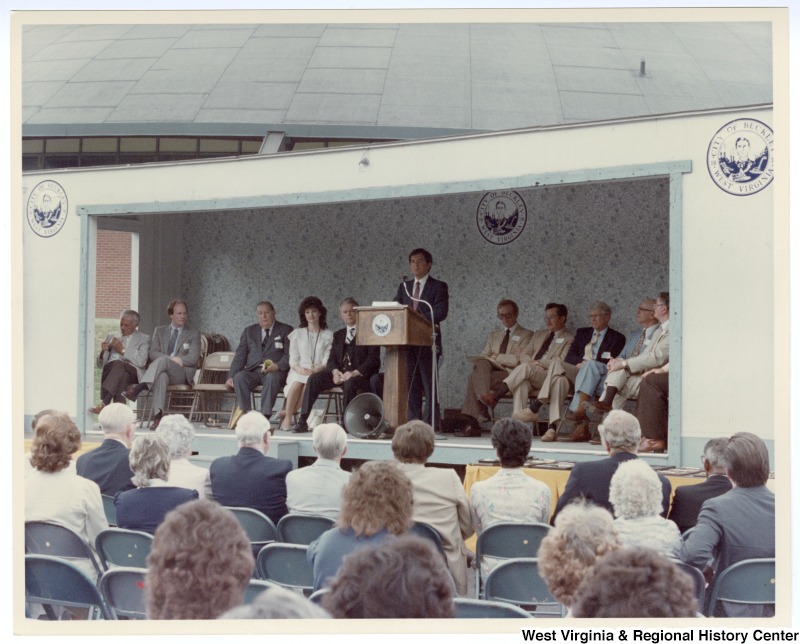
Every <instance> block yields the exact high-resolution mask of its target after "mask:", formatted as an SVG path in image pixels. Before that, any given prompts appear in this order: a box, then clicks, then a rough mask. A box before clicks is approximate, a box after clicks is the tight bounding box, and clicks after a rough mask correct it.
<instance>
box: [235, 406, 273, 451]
mask: <svg viewBox="0 0 800 644" xmlns="http://www.w3.org/2000/svg"><path fill="white" fill-rule="evenodd" d="M268 431H269V421H268V420H267V419H266V418H265V417H264V414H262V413H261V412H258V411H255V410H253V411H248V412H247V413H246V414H244V415H243V416H242V417H241V418H240V419H239V421H238V422H237V423H236V440H238V441H239V444H240V445H242V446H243V447H252V446H253V445H261V444H262V442H263V441H264V434H266V433H267V432H268Z"/></svg>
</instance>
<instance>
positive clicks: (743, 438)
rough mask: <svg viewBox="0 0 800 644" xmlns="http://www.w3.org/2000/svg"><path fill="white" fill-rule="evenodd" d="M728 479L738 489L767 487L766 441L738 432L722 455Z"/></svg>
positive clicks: (767, 455)
mask: <svg viewBox="0 0 800 644" xmlns="http://www.w3.org/2000/svg"><path fill="white" fill-rule="evenodd" d="M722 458H723V460H724V461H725V468H726V470H727V473H728V478H729V479H730V480H731V481H733V482H734V483H735V484H736V486H737V487H758V486H759V485H766V483H767V480H768V479H769V452H768V451H767V446H766V445H765V444H764V441H763V440H761V439H760V438H759V437H758V436H756V435H755V434H751V433H750V432H737V433H736V434H734V435H733V436H731V437H730V439H729V440H728V445H727V446H726V447H725V451H724V452H723V455H722Z"/></svg>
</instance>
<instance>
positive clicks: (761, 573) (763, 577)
mask: <svg viewBox="0 0 800 644" xmlns="http://www.w3.org/2000/svg"><path fill="white" fill-rule="evenodd" d="M709 592H710V595H709V599H708V607H707V608H706V611H705V615H706V617H714V616H723V615H727V613H725V611H724V605H723V606H719V605H718V604H719V602H725V603H726V604H730V605H731V607H732V608H737V607H742V608H744V607H747V606H751V607H753V608H754V609H755V608H756V607H762V609H763V608H767V607H772V608H773V611H774V606H775V559H774V558H765V559H744V560H742V561H739V562H737V563H735V564H733V565H732V566H729V567H728V568H726V569H725V570H723V571H722V572H721V573H720V575H719V577H717V578H716V579H714V581H712V582H711V588H710V591H709ZM758 612H763V611H755V610H754V611H753V613H754V616H758V617H760V616H761V615H755V613H758ZM731 616H732V615H731ZM763 616H765V617H766V616H767V614H764V615H763Z"/></svg>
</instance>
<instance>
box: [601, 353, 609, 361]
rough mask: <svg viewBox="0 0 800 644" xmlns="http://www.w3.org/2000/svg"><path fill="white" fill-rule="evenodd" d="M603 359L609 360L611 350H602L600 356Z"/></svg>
mask: <svg viewBox="0 0 800 644" xmlns="http://www.w3.org/2000/svg"><path fill="white" fill-rule="evenodd" d="M600 357H601V358H602V359H603V360H611V352H610V351H603V355H601V356H600Z"/></svg>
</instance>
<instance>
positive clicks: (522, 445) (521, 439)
mask: <svg viewBox="0 0 800 644" xmlns="http://www.w3.org/2000/svg"><path fill="white" fill-rule="evenodd" d="M532 440H533V432H532V431H531V428H530V427H528V425H527V424H526V423H523V422H522V421H521V420H516V419H515V418H501V419H500V420H498V421H497V422H496V423H495V424H494V427H492V447H494V448H495V449H496V450H497V457H498V458H499V459H500V465H502V466H503V467H522V466H523V465H524V463H525V460H526V459H527V458H528V452H529V451H530V449H531V441H532Z"/></svg>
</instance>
